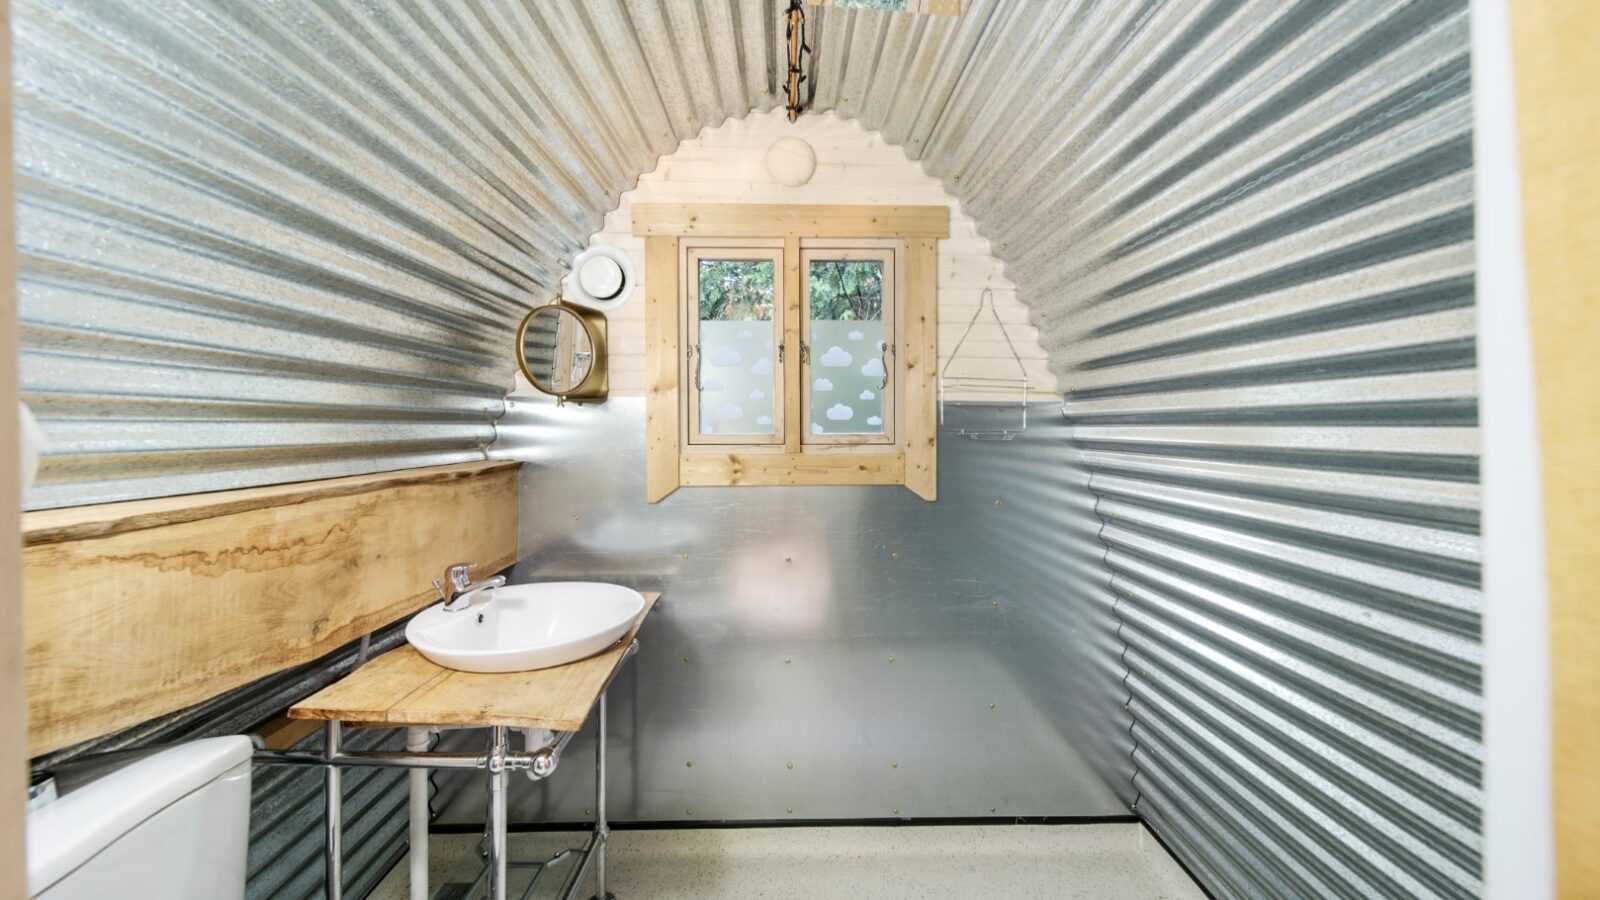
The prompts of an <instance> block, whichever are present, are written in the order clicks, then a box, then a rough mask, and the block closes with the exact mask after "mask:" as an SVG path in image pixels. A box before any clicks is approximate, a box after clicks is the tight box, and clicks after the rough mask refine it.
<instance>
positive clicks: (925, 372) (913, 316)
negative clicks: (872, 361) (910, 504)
mask: <svg viewBox="0 0 1600 900" xmlns="http://www.w3.org/2000/svg"><path fill="white" fill-rule="evenodd" d="M938 283H939V251H938V248H937V245H936V244H935V243H934V242H933V241H932V240H931V239H929V238H920V239H914V240H908V241H906V301H907V302H906V314H905V324H904V326H903V327H904V329H905V341H904V343H903V346H904V347H905V354H906V358H905V386H904V387H903V388H902V391H903V392H904V397H903V398H902V401H901V402H902V404H903V408H904V410H905V412H904V421H905V432H906V440H905V452H906V473H905V477H906V487H907V488H909V489H910V490H911V492H912V493H914V494H916V495H917V496H918V497H921V498H922V499H924V500H936V499H938V497H939V373H938V372H937V371H936V369H937V368H938V366H939V301H938V290H939V288H938ZM912 298H926V299H925V300H924V301H923V302H915V301H914V300H913V299H912Z"/></svg>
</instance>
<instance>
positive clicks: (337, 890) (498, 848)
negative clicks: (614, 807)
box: [254, 638, 639, 900]
mask: <svg viewBox="0 0 1600 900" xmlns="http://www.w3.org/2000/svg"><path fill="white" fill-rule="evenodd" d="M637 652H639V641H638V639H637V638H636V639H634V641H633V642H632V643H631V644H629V645H628V649H626V650H624V651H623V653H622V658H621V659H620V660H618V661H617V667H616V668H615V669H613V670H612V672H611V675H610V677H608V678H607V679H606V683H605V684H604V685H603V686H602V687H601V688H600V699H599V700H598V701H597V702H596V707H595V711H596V714H597V715H596V729H597V730H596V735H595V767H594V768H595V773H594V774H595V790H594V796H595V821H594V831H593V833H591V834H590V836H589V840H588V841H587V842H586V843H585V844H584V847H583V849H582V851H581V852H582V856H581V858H580V860H579V862H578V865H577V866H576V868H575V869H574V870H573V873H572V875H571V876H569V878H568V880H567V883H566V884H564V885H563V886H562V891H561V897H562V900H572V898H573V896H574V895H575V894H576V893H577V891H578V888H579V887H580V886H581V885H582V884H583V881H584V879H585V878H586V877H587V876H588V873H589V865H590V863H594V864H595V900H616V898H615V897H614V896H613V895H612V894H611V892H609V891H607V890H606V860H605V854H606V843H607V842H608V841H609V840H610V837H611V829H610V826H609V825H608V824H607V821H606V693H607V692H608V691H609V690H610V689H611V683H612V682H613V681H615V680H616V678H617V673H619V672H621V671H622V665H623V663H625V662H627V661H628V660H629V659H630V658H631V657H632V656H633V655H634V654H635V653H637ZM342 729H343V723H342V722H340V721H338V720H336V719H330V720H328V721H327V722H325V723H323V746H322V752H321V753H320V754H319V753H307V752H296V751H289V750H265V749H262V750H257V751H256V752H255V755H254V761H255V762H257V763H260V764H262V765H290V766H322V767H324V771H323V794H324V796H323V803H324V819H325V821H324V823H323V824H324V832H323V834H324V845H323V867H324V868H323V871H324V873H325V876H326V877H325V879H324V884H323V896H324V897H325V898H326V900H341V898H342V896H343V893H344V885H343V880H342V879H343V872H342V862H343V858H344V821H343V817H344V810H343V800H344V797H343V794H342V793H341V791H342V788H343V783H342V778H341V774H342V773H341V769H343V767H345V766H367V767H371V768H388V769H485V770H487V771H488V773H489V780H488V798H489V809H488V816H487V818H488V820H489V821H488V826H489V859H488V866H487V874H488V879H489V897H490V898H491V900H506V891H507V889H508V887H507V883H506V873H507V870H508V868H509V867H510V865H511V864H510V863H509V862H508V861H507V858H506V789H507V787H508V786H509V785H508V782H509V780H510V776H511V773H512V772H513V771H520V772H526V773H527V775H528V777H529V778H531V779H532V780H534V781H540V780H543V779H545V778H548V777H549V776H550V775H551V774H553V773H554V772H555V770H556V766H557V765H558V764H559V763H560V760H561V753H562V751H564V750H566V748H567V744H569V743H570V742H571V741H572V737H573V735H575V734H577V732H575V731H566V732H562V733H561V736H560V737H559V738H557V740H556V741H555V742H554V743H552V744H551V745H550V746H548V747H541V748H540V749H538V750H536V751H533V752H532V753H529V752H527V751H522V752H520V753H516V752H512V751H511V749H510V738H509V729H508V728H507V727H506V726H504V725H494V726H491V727H490V729H489V748H488V750H487V752H485V753H432V752H427V751H422V752H416V751H394V750H367V751H351V752H348V753H345V752H341V750H342V747H341V741H340V739H341V736H342ZM571 852H572V851H570V850H569V851H564V852H563V853H562V854H561V856H565V855H567V854H568V853H571ZM558 858H559V857H558ZM553 861H554V860H551V862H553ZM545 864H547V863H545ZM545 864H540V865H541V866H542V865H545Z"/></svg>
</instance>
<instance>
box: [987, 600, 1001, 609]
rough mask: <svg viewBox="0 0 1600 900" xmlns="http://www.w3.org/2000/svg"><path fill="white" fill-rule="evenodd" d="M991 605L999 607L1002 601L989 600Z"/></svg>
mask: <svg viewBox="0 0 1600 900" xmlns="http://www.w3.org/2000/svg"><path fill="white" fill-rule="evenodd" d="M989 605H990V606H992V607H994V608H995V609H999V608H1000V601H999V600H991V601H990V602H989Z"/></svg>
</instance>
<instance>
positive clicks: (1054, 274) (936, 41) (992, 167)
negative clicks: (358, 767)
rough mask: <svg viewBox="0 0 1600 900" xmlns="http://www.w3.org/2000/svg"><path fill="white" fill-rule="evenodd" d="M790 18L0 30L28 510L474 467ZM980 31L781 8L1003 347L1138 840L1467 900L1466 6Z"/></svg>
mask: <svg viewBox="0 0 1600 900" xmlns="http://www.w3.org/2000/svg"><path fill="white" fill-rule="evenodd" d="M778 6H779V4H777V3H776V2H760V3H758V2H750V0H698V2H690V0H540V2H515V0H491V2H485V3H460V4H450V3H416V2H396V3H392V4H391V3H365V2H356V0H305V2H300V3H279V4H270V5H263V4H250V3H234V4H209V3H204V2H200V0H141V2H137V3H135V2H131V0H130V2H90V0H56V2H49V0H19V2H18V3H16V4H15V6H14V8H13V28H14V32H15V73H14V79H15V83H16V119H15V127H16V164H17V172H18V241H19V251H20V260H21V280H20V306H21V317H22V325H21V337H22V342H23V347H24V352H23V361H22V362H23V370H22V376H23V390H24V393H25V396H26V399H27V400H28V401H29V402H30V403H31V404H32V405H33V406H34V408H35V409H36V410H37V411H38V412H39V413H40V414H41V415H42V417H43V418H44V421H45V425H46V430H47V434H48V436H49V438H50V440H51V442H52V447H51V456H50V457H49V459H48V461H47V465H46V468H45V470H44V474H43V481H42V483H41V484H40V485H39V486H37V487H36V489H35V490H34V491H33V493H32V494H31V495H30V503H31V504H32V505H34V506H58V505H70V504H76V503H87V502H96V501H104V500H113V499H124V498H130V497H138V496H151V495H157V494H170V493H183V492H189V491H196V490H207V489H216V488H224V487H235V486H242V485H246V484H256V483H264V482H273V481H286V480H296V479H302V478H312V477H325V476H330V475H336V474H346V473H352V472H359V471H372V470H379V469H387V468H399V467H405V466H412V465H425V464H434V463H442V462H449V461H456V460H460V459H464V458H472V457H474V456H478V455H480V454H481V453H482V448H483V447H485V446H486V445H487V444H488V443H489V442H490V441H491V440H492V439H493V428H492V425H491V421H492V420H493V419H494V418H495V417H497V416H498V415H499V413H500V411H501V403H502V398H503V394H504V391H505V390H506V388H507V387H509V385H510V383H511V372H512V366H511V363H510V358H509V354H510V346H511V341H510V340H509V335H510V334H511V329H512V327H513V326H514V324H515V322H516V320H517V319H518V318H519V316H520V315H521V313H522V312H523V310H524V309H525V308H526V307H527V306H529V305H530V304H532V303H535V302H538V301H539V300H540V299H542V298H543V297H544V296H545V295H547V294H548V292H549V289H550V286H551V285H552V283H553V281H554V279H555V278H556V277H557V275H558V274H559V261H560V260H562V259H564V258H566V257H568V256H570V255H571V253H572V252H573V251H575V250H576V249H577V248H579V247H580V246H581V244H582V243H583V241H584V239H585V237H586V236H587V235H588V234H589V233H590V232H591V231H593V230H595V229H596V228H597V227H598V226H599V224H600V221H601V217H602V216H603V214H604V212H605V211H606V210H608V209H610V208H611V207H612V206H614V204H615V202H616V198H617V196H618V195H619V194H620V193H621V192H622V191H623V190H625V189H627V188H628V187H630V186H631V185H632V184H633V181H634V179H635V178H636V176H637V175H638V174H639V173H641V172H645V171H648V170H650V169H651V168H652V167H653V165H654V162H655V160H656V158H657V157H658V156H659V155H661V154H664V153H667V152H670V151H671V150H672V149H673V148H675V147H676V146H677V144H678V143H679V142H680V141H681V140H682V139H684V138H686V137H689V136H692V135H694V134H695V133H697V132H698V131H699V130H700V129H701V128H702V127H703V126H706V125H709V124H715V123H717V122H720V121H722V120H723V119H725V118H726V117H729V116H737V115H742V114H744V113H746V112H748V111H749V110H752V109H766V108H770V107H772V106H774V105H776V104H778V103H779V102H780V98H779V97H778V93H777V92H778V86H779V83H780V78H779V76H780V73H779V64H778V60H779V59H781V56H782V54H781V52H780V51H781V45H780V38H779V26H778V21H777V18H778ZM966 6H967V10H966V11H965V12H964V13H963V14H962V15H961V16H960V17H957V18H946V17H931V16H912V15H893V14H883V13H873V12H865V11H846V10H841V9H836V8H828V9H814V10H812V21H813V25H814V28H813V34H812V38H811V40H812V44H813V46H814V47H815V49H816V54H815V65H814V70H813V72H812V80H811V82H810V89H811V91H812V96H811V98H810V100H811V103H812V105H813V107H814V108H815V109H819V110H823V109H831V110H835V111H837V112H838V113H840V114H842V115H844V116H848V117H854V118H858V119H859V120H861V121H862V122H863V123H864V124H865V125H866V126H868V127H870V128H873V129H876V130H878V131H880V132H882V133H883V134H884V135H885V136H886V138H887V139H888V140H890V141H893V142H895V143H898V144H900V145H902V146H904V147H905V148H906V150H907V152H908V154H910V155H911V156H912V157H913V158H917V159H920V160H921V161H922V162H923V164H924V165H925V166H926V167H927V169H928V171H929V172H930V173H932V174H934V175H936V176H938V177H940V178H941V179H943V180H944V182H945V184H946V186H947V188H948V189H949V190H950V191H951V192H952V193H954V194H955V195H957V196H959V197H960V198H961V199H962V202H963V205H964V208H965V210H966V211H967V212H969V213H970V214H972V215H973V216H974V217H976V218H977V220H978V221H979V223H980V226H981V227H982V229H983V231H984V233H985V234H986V235H987V236H988V237H989V238H991V240H992V241H993V244H994V247H995V251H996V253H997V255H999V256H1000V257H1001V258H1002V259H1004V260H1005V261H1006V262H1007V264H1008V274H1009V275H1010V276H1011V277H1012V279H1013V280H1014V281H1015V282H1017V284H1018V285H1019V295H1020V297H1021V298H1022V299H1023V300H1024V301H1025V302H1026V303H1028V304H1030V305H1031V306H1032V307H1033V309H1034V310H1035V317H1036V321H1037V324H1039V325H1040V327H1041V337H1042V340H1043V342H1044V344H1045V346H1046V348H1047V349H1048V350H1049V351H1050V352H1051V354H1052V365H1053V367H1054V369H1055V371H1056V373H1057V375H1058V378H1059V379H1060V382H1061V383H1062V384H1063V385H1064V386H1066V388H1067V389H1068V390H1069V394H1068V402H1067V406H1066V412H1067V415H1068V418H1069V421H1070V422H1071V423H1072V425H1073V427H1074V429H1075V433H1076V440H1077V443H1078V446H1079V447H1080V448H1081V450H1082V458H1083V464H1084V471H1083V473H1081V474H1082V476H1083V481H1084V483H1085V485H1086V487H1085V491H1084V493H1083V494H1082V495H1081V497H1079V498H1078V499H1079V500H1081V502H1082V503H1083V504H1084V506H1083V509H1084V512H1085V515H1084V516H1082V517H1081V518H1083V519H1084V520H1085V525H1084V526H1083V528H1082V529H1081V530H1080V532H1079V533H1077V534H1075V535H1074V536H1073V539H1074V540H1075V541H1076V542H1077V543H1078V546H1079V547H1080V549H1081V551H1082V554H1083V556H1084V557H1085V558H1091V557H1092V558H1093V559H1095V560H1097V562H1096V563H1095V564H1094V566H1093V567H1092V568H1091V569H1090V571H1092V572H1095V573H1098V576H1097V577H1101V578H1104V579H1106V580H1107V583H1106V584H1102V585H1099V586H1098V587H1097V588H1096V589H1097V590H1100V591H1104V592H1105V593H1106V596H1107V604H1108V607H1107V615H1109V616H1114V617H1115V619H1116V621H1117V623H1118V625H1119V630H1118V635H1119V641H1118V645H1117V646H1116V647H1115V648H1103V649H1105V650H1106V654H1107V655H1106V656H1105V660H1104V665H1105V667H1106V669H1107V672H1106V675H1107V677H1108V678H1114V679H1117V680H1120V681H1121V682H1123V683H1125V684H1126V685H1127V691H1128V695H1127V700H1126V706H1127V708H1128V709H1127V712H1128V714H1129V716H1130V717H1131V718H1130V719H1129V720H1128V721H1126V722H1122V723H1118V724H1117V729H1116V730H1118V731H1120V729H1121V728H1123V727H1127V729H1128V730H1127V731H1126V734H1127V735H1128V736H1129V737H1128V738H1127V739H1126V740H1127V741H1128V742H1130V743H1131V747H1130V746H1126V745H1124V746H1120V747H1117V746H1110V745H1108V750H1107V752H1108V753H1112V752H1115V754H1117V755H1118V757H1119V758H1121V755H1122V754H1126V758H1127V759H1128V763H1127V769H1126V771H1125V772H1124V773H1123V775H1124V777H1126V778H1127V784H1128V785H1129V788H1128V794H1129V797H1130V800H1132V801H1134V802H1136V803H1137V805H1138V808H1139V811H1140V812H1141V813H1143V814H1144V815H1145V816H1146V817H1147V820H1148V821H1150V822H1151V823H1152V824H1153V825H1154V826H1155V827H1157V828H1158V829H1161V830H1162V832H1163V834H1165V835H1166V836H1167V838H1168V839H1169V840H1170V841H1172V842H1173V843H1174V845H1175V846H1176V847H1177V848H1178V849H1179V852H1180V853H1181V854H1182V855H1183V856H1184V858H1185V859H1186V860H1187V861H1188V862H1189V863H1190V864H1191V865H1193V866H1195V867H1196V869H1197V871H1199V872H1200V873H1201V876H1202V878H1203V879H1204V880H1206V882H1207V883H1208V885H1209V886H1211V887H1212V888H1213V890H1215V891H1216V892H1217V893H1219V894H1223V895H1227V896H1256V895H1281V896H1309V895H1316V896H1359V897H1370V896H1380V895H1386V894H1403V895H1408V896H1422V895H1446V896H1465V895H1468V894H1471V893H1473V892H1475V890H1476V886H1477V883H1478V880H1477V879H1478V854H1479V845H1478V806H1479V784H1478V778H1479V745H1478V740H1479V731H1478V715H1479V691H1478V684H1479V682H1478V677H1479V670H1478V666H1479V657H1480V654H1479V644H1478V594H1477V584H1478V580H1477V565H1478V546H1477V540H1476V528H1477V490H1476V479H1477V464H1476V459H1477V435H1476V423H1477V419H1476V408H1477V407H1476V383H1475V371H1474V357H1475V351H1474V344H1473V335H1474V316H1473V300H1474V297H1473V292H1474V282H1473V251H1472V202H1473V201H1472V185H1471V177H1472V170H1471V167H1472V159H1471V143H1470V137H1471V105H1470V103H1471V101H1470V81H1471V79H1470V61H1469V59H1468V55H1467V45H1468V39H1467V10H1466V2H1465V0H1404V2H1397V0H1343V2H1335V0H1294V2H1281V0H1211V2H1180V0H1170V2H1163V0H1140V2H1124V0H1103V2H1093V0H1074V2H1062V3H1046V2H1032V0H969V2H968V3H967V4H966ZM1091 476H1092V477H1091ZM1069 499H1070V498H1069ZM1090 509H1092V510H1093V517H1091V516H1090V515H1089V510H1090ZM1095 517H1097V518H1095ZM1112 604H1114V605H1112ZM1101 724H1102V725H1104V724H1107V723H1101Z"/></svg>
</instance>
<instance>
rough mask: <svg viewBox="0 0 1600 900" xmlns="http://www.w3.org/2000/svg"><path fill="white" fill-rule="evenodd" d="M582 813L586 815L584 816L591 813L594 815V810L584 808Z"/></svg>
mask: <svg viewBox="0 0 1600 900" xmlns="http://www.w3.org/2000/svg"><path fill="white" fill-rule="evenodd" d="M583 814H584V815H586V816H592V815H594V810H592V809H586V810H584V811H583Z"/></svg>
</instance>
